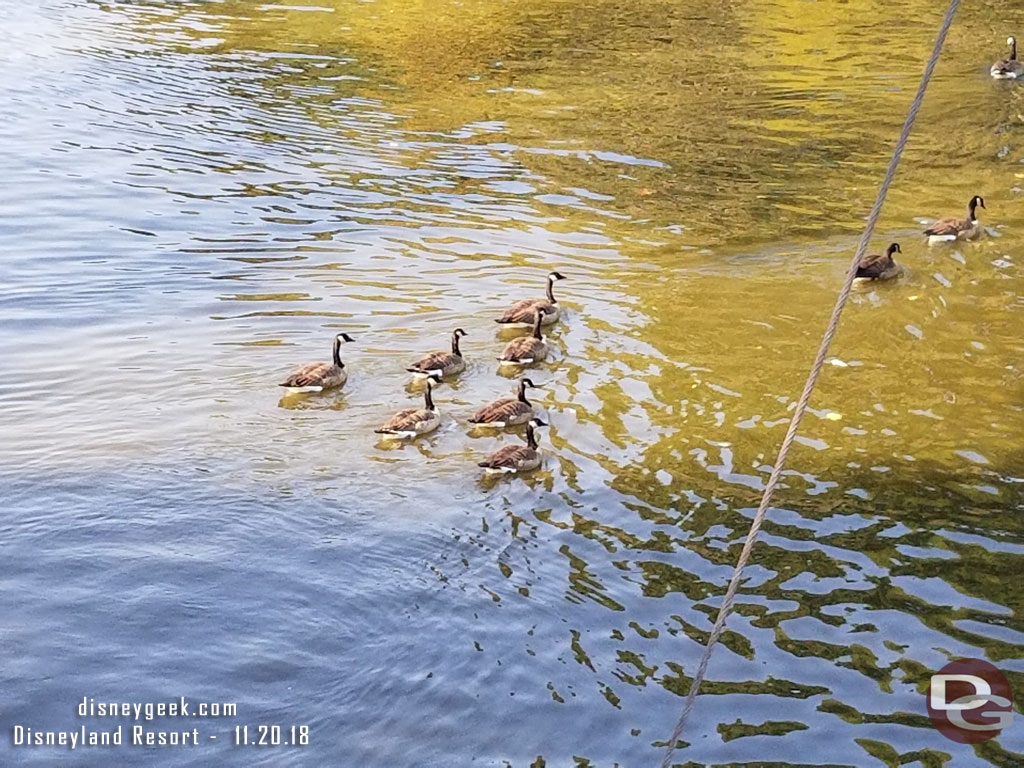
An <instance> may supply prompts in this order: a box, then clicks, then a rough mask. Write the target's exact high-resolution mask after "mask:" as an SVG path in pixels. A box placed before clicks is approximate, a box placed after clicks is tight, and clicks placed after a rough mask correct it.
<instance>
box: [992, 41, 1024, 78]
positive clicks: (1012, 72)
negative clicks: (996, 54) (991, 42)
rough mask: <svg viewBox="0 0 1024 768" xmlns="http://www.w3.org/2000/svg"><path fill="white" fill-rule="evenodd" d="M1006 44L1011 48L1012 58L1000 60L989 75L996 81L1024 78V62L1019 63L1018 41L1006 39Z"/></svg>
mask: <svg viewBox="0 0 1024 768" xmlns="http://www.w3.org/2000/svg"><path fill="white" fill-rule="evenodd" d="M1006 44H1007V45H1008V46H1010V58H1008V59H1000V60H999V61H997V62H996V63H995V64H993V65H992V68H991V69H990V70H989V74H991V75H992V77H994V78H995V79H996V80H1016V79H1017V78H1018V77H1020V78H1024V61H1017V41H1016V40H1015V39H1014V38H1012V37H1008V38H1006Z"/></svg>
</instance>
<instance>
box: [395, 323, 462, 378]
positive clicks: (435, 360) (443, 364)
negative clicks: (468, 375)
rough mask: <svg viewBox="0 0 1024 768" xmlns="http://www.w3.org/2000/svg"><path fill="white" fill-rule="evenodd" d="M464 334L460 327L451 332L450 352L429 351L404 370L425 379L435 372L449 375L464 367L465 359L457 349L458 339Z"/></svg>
mask: <svg viewBox="0 0 1024 768" xmlns="http://www.w3.org/2000/svg"><path fill="white" fill-rule="evenodd" d="M465 335H466V332H465V331H464V330H462V329H461V328H456V329H455V330H454V331H453V332H452V351H451V352H431V353H430V354H429V355H425V356H424V357H422V358H420V359H419V360H417V361H416V362H415V363H413V364H412V365H410V366H409V367H408V368H406V369H405V370H407V371H409V372H410V373H414V374H416V377H417V378H420V379H425V378H427V377H428V376H432V375H433V374H437V375H439V376H450V375H452V374H453V373H459V372H460V371H463V370H465V369H466V361H465V360H463V358H462V352H461V351H459V339H460V338H462V337H463V336H465Z"/></svg>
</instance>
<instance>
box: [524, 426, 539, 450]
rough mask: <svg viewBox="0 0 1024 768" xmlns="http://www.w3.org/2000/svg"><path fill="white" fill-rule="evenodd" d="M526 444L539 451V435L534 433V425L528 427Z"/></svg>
mask: <svg viewBox="0 0 1024 768" xmlns="http://www.w3.org/2000/svg"><path fill="white" fill-rule="evenodd" d="M526 444H527V445H528V446H530V447H531V448H533V449H534V450H537V435H536V433H535V432H534V431H533V424H527V425H526Z"/></svg>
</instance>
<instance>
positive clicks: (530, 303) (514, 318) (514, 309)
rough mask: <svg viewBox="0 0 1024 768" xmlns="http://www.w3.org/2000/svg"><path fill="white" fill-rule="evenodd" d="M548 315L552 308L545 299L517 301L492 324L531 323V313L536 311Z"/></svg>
mask: <svg viewBox="0 0 1024 768" xmlns="http://www.w3.org/2000/svg"><path fill="white" fill-rule="evenodd" d="M538 310H539V311H540V312H543V313H544V314H545V315H550V314H551V313H552V312H553V311H554V308H553V307H552V306H551V303H550V302H549V301H548V300H547V299H523V300H521V301H517V302H516V303H515V304H513V305H512V306H511V307H509V308H508V309H506V310H505V314H503V315H502V316H501V317H499V318H498V319H497V320H495V321H494V322H496V323H532V322H533V313H534V312H536V311H538Z"/></svg>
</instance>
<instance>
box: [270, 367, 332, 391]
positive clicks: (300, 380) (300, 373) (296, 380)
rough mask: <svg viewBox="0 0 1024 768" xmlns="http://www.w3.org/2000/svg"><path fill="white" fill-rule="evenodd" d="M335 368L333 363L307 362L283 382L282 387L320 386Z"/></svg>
mask: <svg viewBox="0 0 1024 768" xmlns="http://www.w3.org/2000/svg"><path fill="white" fill-rule="evenodd" d="M333 370H334V365H333V364H331V363H306V365H304V366H302V367H301V368H299V370H297V371H295V372H294V373H293V374H292V375H291V376H289V377H288V378H287V379H285V380H284V381H282V382H281V386H282V387H319V386H321V385H323V383H324V381H326V380H327V379H328V378H329V377H330V374H331V371H333Z"/></svg>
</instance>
